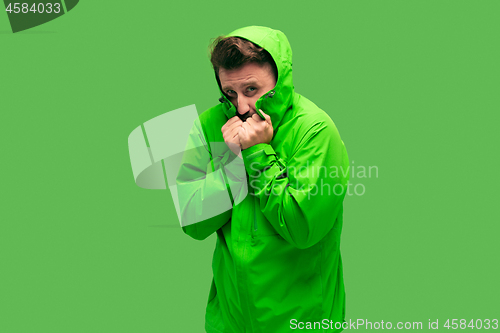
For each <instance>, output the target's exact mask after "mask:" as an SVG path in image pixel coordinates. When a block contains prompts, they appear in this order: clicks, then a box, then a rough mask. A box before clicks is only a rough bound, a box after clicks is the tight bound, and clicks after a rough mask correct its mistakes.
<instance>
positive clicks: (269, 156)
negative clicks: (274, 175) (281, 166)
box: [241, 143, 278, 177]
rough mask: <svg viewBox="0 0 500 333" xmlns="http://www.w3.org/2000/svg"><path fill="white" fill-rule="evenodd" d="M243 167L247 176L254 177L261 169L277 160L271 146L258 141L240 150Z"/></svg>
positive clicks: (266, 167)
mask: <svg viewBox="0 0 500 333" xmlns="http://www.w3.org/2000/svg"><path fill="white" fill-rule="evenodd" d="M241 154H242V156H243V161H244V163H245V169H246V171H247V173H248V175H249V176H252V177H256V176H258V175H260V174H261V171H262V170H266V169H268V168H269V167H270V166H272V165H273V164H275V163H276V162H277V160H278V158H277V156H276V152H275V151H274V149H273V147H272V146H271V145H269V144H267V143H259V144H256V145H254V146H252V147H248V148H247V149H244V150H242V152H241Z"/></svg>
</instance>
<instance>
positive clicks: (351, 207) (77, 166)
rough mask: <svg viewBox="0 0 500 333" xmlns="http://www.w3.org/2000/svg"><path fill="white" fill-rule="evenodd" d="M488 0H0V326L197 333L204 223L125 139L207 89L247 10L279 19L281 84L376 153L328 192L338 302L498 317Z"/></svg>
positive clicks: (372, 313)
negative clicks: (339, 210) (360, 189)
mask: <svg viewBox="0 0 500 333" xmlns="http://www.w3.org/2000/svg"><path fill="white" fill-rule="evenodd" d="M499 11H500V2H499V1H497V0H481V1H472V0H470V1H460V0H453V1H451V0H449V1H436V0H433V1H430V0H426V1H422V0H418V1H417V0H412V1H402V0H394V1H386V0H377V1H375V0H367V1H354V0H349V1H330V2H329V3H328V4H327V2H317V3H314V2H306V1H300V2H299V1H296V2H284V1H282V2H272V3H269V2H265V1H262V2H259V1H253V2H239V1H237V2H230V1H223V2H222V1H221V2H207V1H198V2H195V3H193V2H180V1H179V2H177V3H171V2H169V1H142V2H138V1H120V2H119V3H118V2H104V1H95V0H93V1H91V0H87V1H81V2H80V3H79V4H78V6H77V7H75V9H73V10H72V11H71V12H70V13H68V14H66V15H64V16H62V17H60V18H58V19H56V20H54V21H51V22H48V23H46V24H44V25H41V26H38V27H36V28H33V29H30V30H27V31H25V32H20V33H17V34H12V32H11V30H10V26H9V23H8V20H7V14H6V13H5V12H4V14H0V59H1V61H0V66H1V67H0V69H1V71H0V84H1V89H0V115H1V116H0V117H1V118H0V119H1V128H2V130H1V131H0V138H1V147H2V149H1V172H2V181H1V213H0V214H1V215H0V219H1V223H0V228H1V229H0V260H1V261H0V267H1V273H0V311H1V312H0V313H1V319H0V331H1V332H8V333H14V332H85V333H88V332H121V333H123V332H204V329H203V325H204V311H205V305H206V302H207V298H208V292H209V287H210V283H211V259H212V254H213V250H214V245H215V240H216V238H215V235H212V236H210V237H209V238H208V239H206V240H205V241H203V242H200V241H196V240H193V239H191V238H189V237H188V236H186V235H185V234H184V233H183V232H182V230H181V229H180V227H179V226H178V220H177V215H176V213H175V210H174V206H173V202H172V199H171V197H170V193H169V192H168V191H162V190H145V189H142V188H139V187H138V186H137V185H135V183H134V179H133V175H132V169H131V164H130V159H129V155H128V146H127V138H128V135H129V134H130V132H132V130H133V129H134V128H136V127H137V126H139V125H141V124H142V123H143V122H145V121H147V120H149V119H151V118H153V117H155V116H158V115H160V114H163V113H165V112H168V111H171V110H174V109H177V108H180V107H183V106H186V105H190V104H196V107H197V109H198V112H202V111H203V110H206V109H207V108H209V107H211V106H213V105H215V104H217V103H218V101H217V99H218V98H219V97H220V96H219V92H218V88H217V84H216V82H215V79H214V74H213V71H212V70H211V67H210V63H209V60H208V55H207V54H208V53H207V46H208V44H209V41H210V39H211V38H214V37H217V36H218V35H222V34H227V33H229V32H231V31H232V30H234V29H236V28H239V27H243V26H247V25H264V26H269V27H272V28H275V29H279V30H282V31H283V32H284V33H285V34H286V35H287V36H288V38H289V41H290V43H291V45H292V49H293V51H294V60H293V65H294V82H295V88H296V91H297V92H299V93H301V94H303V95H304V96H306V97H308V98H309V99H311V100H312V101H314V102H315V103H316V104H317V105H318V106H320V107H321V108H323V109H324V110H325V111H326V112H328V113H329V114H330V116H331V117H332V119H333V120H334V122H335V124H336V125H337V127H338V129H339V131H340V134H341V136H342V139H343V141H344V142H345V144H346V147H347V150H348V153H349V156H350V159H351V161H354V164H355V165H356V166H361V165H363V166H377V167H378V169H379V177H378V178H375V177H373V175H372V178H370V179H353V181H354V183H363V184H364V186H365V189H366V192H365V194H364V195H363V196H351V197H348V198H347V199H346V201H345V213H344V217H345V220H344V229H343V234H342V245H341V249H342V256H343V261H344V276H345V283H346V293H347V319H348V320H349V319H352V320H356V319H358V318H363V319H367V320H370V321H372V322H375V321H380V320H384V321H385V322H386V321H392V322H394V323H396V322H397V321H403V322H404V321H422V322H423V323H424V328H426V327H427V323H428V319H432V320H436V319H439V320H440V326H442V324H443V323H444V321H445V320H446V319H447V318H457V319H461V318H464V319H468V320H470V319H477V318H490V319H492V318H500V311H499V310H500V301H499V300H500V288H499V282H498V281H499V280H500V270H499V255H500V247H499V237H498V235H499V231H500V227H499V214H498V193H497V189H498V186H499V177H498V162H499V159H498V157H497V154H498V147H497V146H498V142H499V137H498V134H497V133H498V122H499V120H500V117H499V115H498V110H499V102H500V100H499V88H500V82H499V77H500V65H499V61H498V59H500V47H499V43H498V36H499V33H500V23H499V22H500V21H499V19H498V16H499ZM172 144H174V143H172ZM300 319H301V320H304V321H306V320H307V318H300Z"/></svg>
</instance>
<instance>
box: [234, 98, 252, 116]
mask: <svg viewBox="0 0 500 333" xmlns="http://www.w3.org/2000/svg"><path fill="white" fill-rule="evenodd" d="M236 109H237V110H238V113H239V114H245V113H247V112H248V111H250V99H249V98H246V97H243V96H238V105H237V106H236Z"/></svg>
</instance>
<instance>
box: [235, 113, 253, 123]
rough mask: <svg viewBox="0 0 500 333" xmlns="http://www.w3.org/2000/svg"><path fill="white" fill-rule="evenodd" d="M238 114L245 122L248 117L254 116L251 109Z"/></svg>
mask: <svg viewBox="0 0 500 333" xmlns="http://www.w3.org/2000/svg"><path fill="white" fill-rule="evenodd" d="M236 115H237V116H238V117H239V118H240V119H241V121H243V122H245V121H246V120H247V119H248V118H251V117H252V116H251V115H250V111H248V112H247V113H244V114H239V113H238V112H236Z"/></svg>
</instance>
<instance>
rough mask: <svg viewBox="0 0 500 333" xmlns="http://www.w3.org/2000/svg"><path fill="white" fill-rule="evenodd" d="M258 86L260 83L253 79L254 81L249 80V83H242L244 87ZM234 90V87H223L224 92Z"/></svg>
mask: <svg viewBox="0 0 500 333" xmlns="http://www.w3.org/2000/svg"><path fill="white" fill-rule="evenodd" d="M258 84H259V83H258V81H256V80H253V79H252V80H248V81H246V82H244V83H242V84H241V85H242V86H257V85H258ZM232 88H233V86H231V85H227V86H224V87H222V90H223V91H226V90H229V89H232Z"/></svg>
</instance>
